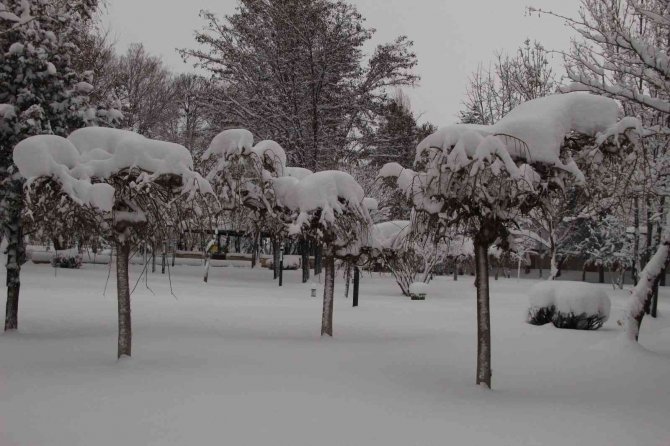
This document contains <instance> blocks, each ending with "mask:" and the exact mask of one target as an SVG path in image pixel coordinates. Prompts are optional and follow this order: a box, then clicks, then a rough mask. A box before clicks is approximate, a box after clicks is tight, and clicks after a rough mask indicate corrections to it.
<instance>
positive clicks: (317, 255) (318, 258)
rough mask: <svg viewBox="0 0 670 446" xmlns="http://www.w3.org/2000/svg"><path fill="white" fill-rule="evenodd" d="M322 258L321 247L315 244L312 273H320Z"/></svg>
mask: <svg viewBox="0 0 670 446" xmlns="http://www.w3.org/2000/svg"><path fill="white" fill-rule="evenodd" d="M322 260H323V248H322V246H321V245H318V244H317V245H316V247H315V248H314V275H315V276H316V275H319V274H321V263H322Z"/></svg>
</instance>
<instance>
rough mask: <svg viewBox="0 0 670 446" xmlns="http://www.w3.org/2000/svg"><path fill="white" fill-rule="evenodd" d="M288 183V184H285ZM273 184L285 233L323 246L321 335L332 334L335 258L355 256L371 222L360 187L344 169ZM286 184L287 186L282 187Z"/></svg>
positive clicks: (364, 240) (363, 243)
mask: <svg viewBox="0 0 670 446" xmlns="http://www.w3.org/2000/svg"><path fill="white" fill-rule="evenodd" d="M289 184H290V185H289ZM289 184H285V185H282V186H281V188H277V187H275V191H281V192H280V193H279V195H278V197H277V205H278V206H279V207H284V208H285V209H287V211H288V213H287V214H288V215H289V216H290V218H291V224H290V226H289V235H291V234H295V235H297V234H300V235H302V236H303V237H306V238H307V239H309V240H311V241H312V242H313V243H314V244H316V245H323V247H324V266H325V287H324V291H323V315H322V319H321V335H324V334H326V335H328V336H332V335H333V299H334V290H335V258H336V257H349V256H353V257H357V256H358V255H360V252H361V249H362V248H363V247H364V246H366V245H368V243H369V242H368V240H366V237H367V234H368V231H369V229H368V228H369V226H370V225H371V223H372V222H371V220H370V215H369V213H368V203H367V202H366V200H365V194H364V192H363V188H362V187H361V186H360V185H359V184H358V183H356V180H354V178H353V177H352V176H351V175H349V174H348V173H346V172H341V171H335V170H325V171H321V172H316V173H313V174H311V175H307V176H306V177H304V178H303V179H301V180H297V181H290V183H289ZM286 186H288V187H286Z"/></svg>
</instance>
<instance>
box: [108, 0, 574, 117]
mask: <svg viewBox="0 0 670 446" xmlns="http://www.w3.org/2000/svg"><path fill="white" fill-rule="evenodd" d="M350 2H351V3H353V4H355V5H356V6H357V7H358V9H359V11H360V12H361V13H362V14H363V16H364V17H365V18H366V19H367V24H368V26H371V27H373V28H376V29H377V33H376V34H375V37H374V41H373V43H375V44H376V43H381V42H385V41H389V40H391V39H393V38H394V37H395V36H397V35H399V34H406V35H407V36H409V38H410V39H411V40H413V41H414V45H415V47H414V48H415V51H416V54H417V57H418V60H419V65H418V67H417V68H416V71H417V73H418V74H419V75H420V76H421V83H420V85H419V86H418V87H417V88H415V89H412V90H408V91H406V93H407V94H408V95H409V97H410V98H411V100H412V108H413V109H414V110H415V112H416V113H417V114H420V115H421V120H422V121H423V120H428V121H430V122H432V123H434V124H436V125H438V126H441V125H445V124H450V123H453V122H456V114H457V113H458V111H459V110H460V109H461V101H462V99H463V95H464V93H465V88H466V85H467V79H468V76H469V74H470V73H471V72H472V71H474V70H475V69H476V68H477V65H478V63H480V62H485V63H487V62H488V61H489V60H491V59H492V57H493V55H494V53H495V52H496V51H499V50H505V51H514V50H515V49H516V48H517V47H518V46H519V45H520V44H522V42H523V41H524V40H525V39H526V38H527V37H528V38H530V39H537V40H539V41H540V42H542V43H543V44H544V46H545V47H546V48H548V49H565V48H567V47H568V45H569V42H570V37H571V32H570V30H569V28H566V27H565V26H564V24H563V23H562V22H561V21H560V20H557V19H554V18H551V17H548V16H546V15H543V16H542V17H539V18H538V16H537V15H536V14H534V15H532V16H528V15H527V14H526V13H525V9H526V6H528V5H531V6H535V7H539V8H543V9H553V10H555V11H557V12H561V13H563V14H566V15H570V16H574V15H576V12H577V8H578V4H579V0H562V1H561V0H466V1H448V0H414V1H411V0H350ZM236 5H237V1H236V0H190V1H181V0H109V2H108V5H107V13H106V15H105V18H104V23H105V24H106V26H107V27H108V28H109V29H110V31H111V33H112V35H113V37H114V38H115V39H116V41H117V45H118V50H119V51H120V52H122V51H125V49H126V48H127V46H128V44H130V43H132V42H142V43H143V44H144V45H145V47H146V48H147V49H148V50H149V51H151V52H152V53H154V54H158V55H160V56H161V57H162V58H163V60H164V61H165V62H166V63H167V65H168V66H170V67H171V68H172V69H173V70H175V71H180V72H182V71H189V70H191V69H192V68H191V66H190V65H186V64H184V63H183V62H182V60H181V58H180V57H179V55H178V54H177V53H176V51H175V48H183V47H193V46H195V39H194V38H193V33H194V31H195V30H196V29H200V28H201V27H202V25H203V23H204V22H203V21H202V20H201V19H200V18H199V17H198V12H199V11H200V10H201V9H208V10H210V11H213V12H215V13H217V14H219V15H224V14H231V13H233V12H234V10H235V6H236ZM554 57H555V60H554V63H555V64H556V65H557V66H558V65H560V60H559V59H558V56H554Z"/></svg>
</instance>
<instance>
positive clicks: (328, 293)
mask: <svg viewBox="0 0 670 446" xmlns="http://www.w3.org/2000/svg"><path fill="white" fill-rule="evenodd" d="M324 263H325V267H326V283H325V286H324V287H323V314H322V316H321V336H323V335H324V334H325V335H328V336H333V301H334V296H335V257H334V256H333V255H332V253H328V254H326V258H325V262H324Z"/></svg>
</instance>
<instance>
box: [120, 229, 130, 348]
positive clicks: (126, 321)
mask: <svg viewBox="0 0 670 446" xmlns="http://www.w3.org/2000/svg"><path fill="white" fill-rule="evenodd" d="M129 257H130V244H129V243H127V242H126V243H120V242H117V243H116V288H117V297H118V301H119V350H118V355H117V357H118V358H121V357H122V356H128V357H129V356H130V353H131V345H132V338H133V334H132V328H131V322H130V283H129V280H128V263H129V262H128V261H129Z"/></svg>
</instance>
